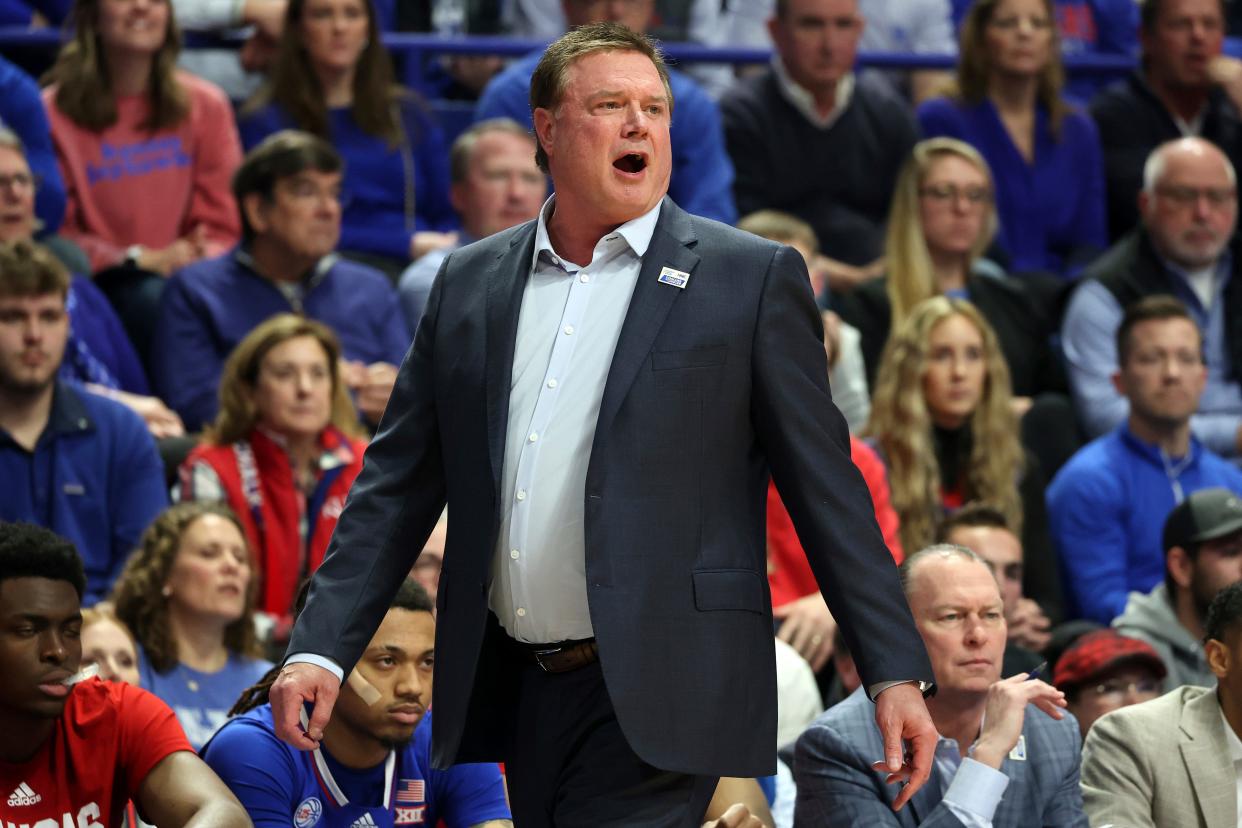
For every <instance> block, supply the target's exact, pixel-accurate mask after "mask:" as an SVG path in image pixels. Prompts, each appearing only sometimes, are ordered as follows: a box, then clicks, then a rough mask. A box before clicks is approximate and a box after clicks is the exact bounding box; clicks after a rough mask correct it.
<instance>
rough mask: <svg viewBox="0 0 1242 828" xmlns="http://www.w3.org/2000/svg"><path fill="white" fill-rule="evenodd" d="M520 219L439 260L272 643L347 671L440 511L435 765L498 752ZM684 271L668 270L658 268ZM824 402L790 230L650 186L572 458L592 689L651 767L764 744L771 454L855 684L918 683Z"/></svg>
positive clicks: (834, 415)
mask: <svg viewBox="0 0 1242 828" xmlns="http://www.w3.org/2000/svg"><path fill="white" fill-rule="evenodd" d="M534 243H535V224H534V222H529V223H527V224H524V225H521V226H518V227H516V228H513V229H510V230H507V231H505V232H503V233H499V234H497V235H495V236H492V237H490V238H487V239H484V240H482V241H480V242H477V243H475V244H472V245H468V246H466V247H463V248H461V249H460V250H455V251H453V252H452V253H451V254H449V256H448V258H447V259H445V261H444V264H443V266H442V267H441V270H440V275H439V276H438V277H437V278H436V282H435V285H434V287H433V288H432V291H431V296H430V297H429V299H428V302H427V309H426V311H425V313H424V315H423V319H422V323H421V324H420V325H419V328H418V333H417V335H416V336H415V339H414V345H413V347H412V348H411V349H410V353H409V354H408V355H407V356H406V358H405V361H404V363H403V364H402V366H401V370H400V372H399V374H398V377H397V382H396V386H395V388H394V389H393V394H392V398H391V399H390V401H389V403H388V409H387V411H386V412H385V413H384V419H383V422H382V423H381V424H380V429H379V433H378V434H377V435H376V437H375V440H374V441H373V442H372V443H371V446H370V448H368V450H367V453H366V462H365V464H364V466H363V469H362V472H361V474H360V475H359V476H358V479H357V481H356V482H355V483H354V486H353V490H352V491H351V493H350V496H349V501H348V503H347V505H346V507H345V511H344V513H343V514H342V515H341V519H340V522H339V524H338V525H337V527H336V532H335V533H334V536H333V539H332V544H331V546H330V548H329V550H328V556H327V559H326V560H325V561H324V563H323V565H322V566H321V567H320V569H319V571H318V572H317V573H316V575H315V579H314V583H313V585H312V588H311V593H310V601H309V603H308V604H307V607H306V609H305V611H304V612H303V613H302V616H301V618H300V619H299V621H298V624H297V627H296V628H295V629H294V632H293V639H292V642H291V644H290V648H291V649H290V652H311V653H318V654H321V655H325V656H327V657H329V658H332V659H333V660H335V661H336V662H337V663H338V664H340V665H341V666H342V667H343V668H344V669H345V670H346V671H347V672H348V671H349V670H350V669H351V668H352V666H353V664H354V662H355V661H356V660H357V658H358V656H359V654H360V653H361V652H362V650H363V649H365V647H366V645H367V642H368V641H370V638H371V636H372V634H373V632H374V630H375V628H376V626H378V624H379V622H380V620H381V619H382V618H383V616H384V613H385V612H386V611H387V609H388V605H389V602H390V601H391V598H392V595H393V593H394V592H395V591H396V589H397V587H398V585H399V583H400V581H401V579H402V578H404V577H405V575H406V573H408V572H409V569H410V566H411V564H412V563H413V562H414V559H415V558H416V557H417V556H418V553H419V550H420V549H421V548H422V545H423V543H424V541H425V540H426V538H427V536H428V534H429V533H430V531H431V529H432V527H433V526H434V524H435V522H436V519H437V518H438V517H439V514H440V511H441V508H442V506H443V505H444V503H445V500H446V499H447V501H448V504H449V514H450V516H451V518H450V521H449V531H448V541H447V545H446V548H445V551H444V569H443V573H442V575H441V577H440V587H439V593H438V596H437V603H438V606H439V622H438V624H437V630H436V681H435V696H434V700H435V710H436V728H435V735H434V742H433V754H434V759H435V761H436V762H437V763H438V764H440V765H441V766H443V765H444V764H446V763H450V762H452V761H455V760H456V761H483V760H489V759H497V758H500V755H501V754H502V752H503V747H504V736H505V732H506V729H507V728H509V727H510V726H511V722H509V721H508V720H507V712H508V711H509V710H510V709H511V704H510V703H509V701H508V699H507V696H506V694H508V693H509V692H510V690H509V681H508V679H509V677H508V676H506V675H505V674H504V673H503V672H502V671H501V670H500V666H499V664H498V662H499V659H497V658H493V657H492V656H491V655H490V653H491V649H492V648H485V647H483V646H482V645H483V641H484V631H485V628H486V625H487V620H488V589H489V580H490V578H491V568H492V567H491V564H492V559H493V556H494V555H495V554H496V539H497V534H498V531H499V526H500V503H501V500H500V498H501V497H502V494H501V492H500V486H501V482H500V481H501V469H502V466H503V463H504V454H505V446H504V444H505V435H506V424H507V420H508V415H509V392H510V385H511V379H512V373H513V349H514V342H515V339H516V336H517V325H518V311H519V309H520V307H521V304H522V302H521V298H522V292H523V290H524V288H525V285H526V281H527V278H528V277H529V274H530V266H531V258H532V255H533V252H534ZM665 266H669V267H672V268H675V269H677V270H680V271H684V272H686V273H689V274H690V280H689V282H688V283H687V284H686V286H685V287H684V289H679V288H676V287H673V286H671V285H668V284H662V283H660V282H659V281H657V278H658V276H659V274H660V271H661V269H662V268H663V267H665ZM848 440H849V435H848V433H847V431H846V427H845V422H844V420H843V419H842V417H841V415H840V413H839V412H838V411H837V410H836V408H835V407H834V406H833V404H832V399H831V395H830V393H829V391H828V370H827V364H826V362H825V357H824V347H823V342H822V324H821V322H820V318H819V312H818V311H817V310H816V308H815V301H814V298H813V297H812V296H811V289H810V281H809V279H808V278H807V275H806V267H805V265H804V263H803V261H802V258H801V256H799V255H798V253H797V252H795V251H794V250H793V249H791V248H789V247H783V246H781V245H777V244H774V243H771V242H767V241H764V240H761V239H758V238H757V237H755V236H752V235H749V234H747V233H742V232H740V231H738V230H736V229H734V228H731V227H727V226H725V225H722V224H718V223H716V222H713V221H708V220H706V219H701V218H697V217H695V216H691V215H688V214H687V213H685V212H684V211H683V210H681V209H680V208H678V207H677V206H676V205H675V204H673V202H672V201H670V200H668V199H666V200H665V201H664V205H663V207H662V209H661V211H660V218H659V221H658V222H657V223H656V227H655V231H654V233H653V235H652V238H651V244H650V246H649V247H648V249H647V253H646V255H645V256H644V257H643V263H642V270H641V272H640V274H639V277H638V282H637V284H636V286H635V288H634V294H633V297H632V298H631V300H630V305H629V309H628V311H627V313H626V317H625V321H624V323H623V324H622V328H621V334H620V338H619V340H618V342H617V347H616V351H615V352H614V355H613V360H612V365H611V366H610V368H609V371H608V376H607V380H606V382H605V386H604V396H603V400H602V402H601V405H600V413H599V419H598V421H597V425H596V430H595V438H594V442H593V443H592V446H591V454H590V460H589V463H588V467H587V476H586V490H585V491H584V492H583V500H584V504H583V505H584V510H585V522H586V526H585V530H586V531H585V543H586V550H585V551H586V573H587V600H588V605H589V608H590V613H591V622H592V627H593V629H594V631H595V637H596V639H597V640H598V642H599V654H600V663H601V665H602V667H603V674H604V680H605V682H606V684H607V688H608V694H609V697H610V698H611V700H612V703H613V706H614V707H615V709H616V712H617V719H618V721H619V722H620V725H621V729H622V731H623V732H624V733H625V736H626V739H627V740H628V741H629V743H630V745H631V747H633V749H634V750H635V752H636V753H637V754H638V755H639V756H640V757H642V758H643V759H644V760H645V761H647V762H648V763H650V764H652V765H654V766H656V767H659V768H663V769H667V770H672V771H679V772H684V773H696V774H711V775H719V776H761V775H765V774H770V773H772V772H773V770H774V768H775V763H776V757H775V752H774V751H773V750H772V746H773V745H774V744H775V743H776V679H775V665H774V657H773V649H772V610H771V597H770V596H769V594H768V588H767V577H766V574H765V573H766V546H765V540H764V518H765V514H766V512H765V502H766V486H767V479H768V474H769V471H770V472H771V475H772V477H773V479H774V480H775V481H776V485H777V487H778V489H779V491H780V493H781V498H782V499H783V500H784V502H785V505H786V506H787V507H788V508H789V513H790V515H791V516H792V517H793V520H794V525H795V527H796V528H797V530H798V534H799V536H800V537H801V538H802V542H803V546H804V547H805V549H806V552H807V557H808V559H809V561H810V563H811V567H812V569H813V570H814V572H815V576H816V579H817V580H818V581H819V583H820V584H821V585H822V586H823V588H824V592H825V596H826V598H827V600H828V606H829V607H831V608H832V612H833V615H834V616H836V618H837V620H838V621H839V622H840V623H841V628H842V630H843V631H844V633H845V637H846V641H847V643H848V644H849V647H850V651H851V652H853V653H854V655H855V659H856V660H857V662H858V667H859V671H860V672H861V673H862V676H863V680H864V681H865V682H867V683H868V684H872V683H875V682H880V681H886V680H898V679H924V680H929V681H930V680H931V678H932V676H931V667H930V665H929V664H928V661H927V656H926V653H925V652H924V650H923V646H922V641H921V639H920V638H919V636H918V633H917V631H916V630H915V627H914V621H913V619H912V618H911V616H910V611H909V609H908V608H907V606H906V602H905V599H904V598H903V596H902V593H901V587H900V585H899V584H898V582H897V575H896V570H895V569H894V567H893V565H892V558H891V557H890V556H889V554H888V551H887V549H886V548H885V546H884V541H883V539H882V537H881V536H880V531H879V528H878V527H877V526H876V522H875V517H874V513H873V509H872V504H871V496H870V494H869V493H868V491H867V487H866V485H865V484H864V483H863V480H862V476H861V475H860V474H859V473H858V470H857V468H855V467H854V464H853V463H852V462H851V461H850V456H849V442H848Z"/></svg>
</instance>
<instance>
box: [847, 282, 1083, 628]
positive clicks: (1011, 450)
mask: <svg viewBox="0 0 1242 828" xmlns="http://www.w3.org/2000/svg"><path fill="white" fill-rule="evenodd" d="M1010 398H1011V394H1010V389H1009V368H1008V367H1007V366H1006V365H1005V358H1004V356H1003V355H1002V354H1001V351H1000V346H999V344H998V342H997V339H996V333H995V331H993V330H992V326H991V325H989V324H988V323H987V320H985V319H984V318H983V316H982V315H981V314H980V313H979V311H978V310H977V309H976V308H975V307H974V305H972V304H970V303H969V302H967V301H965V300H963V299H952V298H949V297H947V296H935V297H932V298H931V299H927V300H925V301H923V302H921V303H920V304H918V305H916V306H915V307H914V308H912V309H911V311H910V314H909V316H907V317H906V319H905V321H904V322H903V323H902V324H901V326H900V327H898V328H897V329H896V330H895V331H893V335H892V336H891V337H890V338H889V341H888V345H887V346H886V347H885V349H884V356H883V359H882V360H881V362H880V370H879V372H878V382H877V384H876V388H875V393H874V394H873V396H872V398H871V419H870V420H869V421H868V423H867V429H866V431H865V436H866V438H867V439H868V441H869V442H871V443H872V445H874V446H875V448H876V450H877V451H878V452H879V454H880V457H881V459H883V460H884V463H885V465H886V466H887V468H888V482H889V488H890V493H891V498H892V504H893V508H894V509H896V510H897V516H898V519H899V521H900V526H901V529H900V534H901V545H902V547H903V548H904V549H906V550H907V551H910V550H918V549H922V548H924V547H925V546H928V545H930V544H931V543H932V542H933V541H934V540H935V529H936V524H937V523H938V522H939V520H940V518H941V517H943V516H944V515H945V514H946V513H948V512H951V511H953V510H955V509H957V508H959V507H961V506H963V505H964V504H966V503H968V502H971V501H983V502H986V503H989V504H991V505H992V506H994V507H995V508H996V509H998V510H999V511H1000V512H1001V513H1002V514H1004V515H1005V518H1006V520H1007V522H1008V523H1009V525H1010V526H1012V527H1014V533H1015V534H1017V535H1019V537H1020V538H1021V539H1022V545H1023V548H1024V550H1025V554H1026V562H1027V573H1026V576H1027V583H1026V586H1027V590H1026V592H1027V594H1028V595H1029V596H1030V597H1032V598H1034V599H1035V600H1037V601H1039V602H1040V603H1041V605H1043V606H1044V608H1045V611H1046V612H1048V614H1049V615H1050V616H1052V617H1054V618H1055V617H1056V616H1057V615H1058V614H1059V608H1060V596H1059V593H1060V586H1059V580H1058V576H1057V572H1056V559H1055V557H1054V556H1053V553H1052V546H1051V541H1050V539H1049V536H1048V519H1047V514H1046V511H1045V506H1044V486H1045V480H1044V476H1043V474H1042V473H1041V471H1040V469H1039V465H1038V463H1037V462H1036V461H1035V458H1034V457H1032V456H1030V455H1029V454H1025V453H1024V452H1023V449H1022V445H1021V443H1020V442H1019V440H1018V424H1017V420H1016V418H1015V416H1014V413H1013V407H1012V405H1011V402H1010Z"/></svg>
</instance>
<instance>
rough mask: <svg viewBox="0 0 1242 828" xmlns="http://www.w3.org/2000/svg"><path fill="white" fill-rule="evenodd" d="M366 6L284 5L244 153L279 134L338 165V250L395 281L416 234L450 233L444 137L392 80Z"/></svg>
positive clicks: (352, 2)
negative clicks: (299, 136)
mask: <svg viewBox="0 0 1242 828" xmlns="http://www.w3.org/2000/svg"><path fill="white" fill-rule="evenodd" d="M379 35H380V30H379V27H378V25H377V23H376V16H375V10H374V7H373V6H372V5H371V3H370V2H369V0H290V2H289V7H288V12H287V13H286V15H285V30H284V36H283V37H282V39H281V41H280V45H279V49H278V51H277V54H276V58H275V60H274V62H273V65H272V72H271V77H270V79H269V81H268V82H267V84H266V85H265V86H264V87H263V88H262V89H260V90H259V91H258V92H257V93H256V95H255V97H254V98H252V99H251V100H250V101H249V102H248V103H247V104H246V105H245V106H244V107H243V108H242V112H241V117H240V119H239V123H238V127H239V129H240V131H241V137H242V143H243V144H244V145H245V147H246V149H247V150H249V149H250V148H251V147H253V146H255V145H256V144H258V143H259V142H260V141H262V140H263V139H264V138H265V137H267V136H268V135H270V134H272V133H273V132H276V131H278V130H281V129H288V128H294V129H302V130H305V131H307V132H310V133H313V134H315V135H318V136H320V137H322V138H326V139H327V140H329V141H331V142H332V144H333V145H334V146H335V147H336V149H337V151H338V152H340V153H341V155H342V156H344V158H345V179H344V182H343V184H344V192H343V193H342V201H343V202H344V203H345V212H344V216H343V217H342V224H341V242H340V248H341V251H342V252H344V253H347V254H352V255H353V257H354V258H359V259H362V260H364V261H365V262H366V263H367V264H371V265H374V266H377V267H380V268H381V269H383V270H385V271H386V272H389V273H393V274H397V273H400V271H401V270H402V269H403V268H404V267H405V265H406V264H408V263H409V260H410V258H411V250H412V244H413V237H414V234H415V233H416V232H419V231H427V230H430V231H442V230H451V229H453V228H454V227H455V226H456V217H455V215H454V214H453V209H452V206H451V205H450V204H449V200H448V150H447V148H446V147H445V142H444V135H443V133H442V132H441V131H440V128H439V127H438V126H436V125H435V124H434V123H433V122H432V121H431V119H430V117H429V116H428V114H427V112H426V110H425V109H424V107H423V106H422V105H421V103H420V102H419V101H418V99H417V98H416V97H415V96H414V94H413V93H412V92H409V91H408V90H404V89H402V88H401V87H399V86H397V85H395V84H394V82H393V70H392V64H391V62H390V61H389V58H388V53H387V52H386V51H385V50H384V47H383V46H382V45H381V43H380V39H379Z"/></svg>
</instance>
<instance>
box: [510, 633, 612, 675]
mask: <svg viewBox="0 0 1242 828" xmlns="http://www.w3.org/2000/svg"><path fill="white" fill-rule="evenodd" d="M509 640H510V641H511V642H512V644H513V650H514V652H516V653H517V654H518V655H519V656H520V657H521V658H522V660H523V661H529V662H532V663H534V664H537V665H539V667H540V668H542V669H543V671H544V672H545V673H568V672H569V671H570V670H577V669H579V668H582V667H586V666H587V665H588V664H594V663H595V662H596V661H599V646H598V645H597V644H596V643H595V639H594V638H586V639H581V640H578V641H562V642H560V643H559V644H527V643H526V642H525V641H514V640H513V639H509Z"/></svg>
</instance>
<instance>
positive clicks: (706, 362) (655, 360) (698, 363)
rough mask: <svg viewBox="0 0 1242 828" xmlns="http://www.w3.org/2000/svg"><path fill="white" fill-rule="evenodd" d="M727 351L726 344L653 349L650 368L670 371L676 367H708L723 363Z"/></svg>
mask: <svg viewBox="0 0 1242 828" xmlns="http://www.w3.org/2000/svg"><path fill="white" fill-rule="evenodd" d="M728 353H729V346H728V345H711V346H708V347H706V348H691V349H689V350H686V351H653V352H652V353H651V369H652V370H653V371H672V370H675V369H678V368H710V367H712V366H713V365H724V362H725V355H726V354H728Z"/></svg>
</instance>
